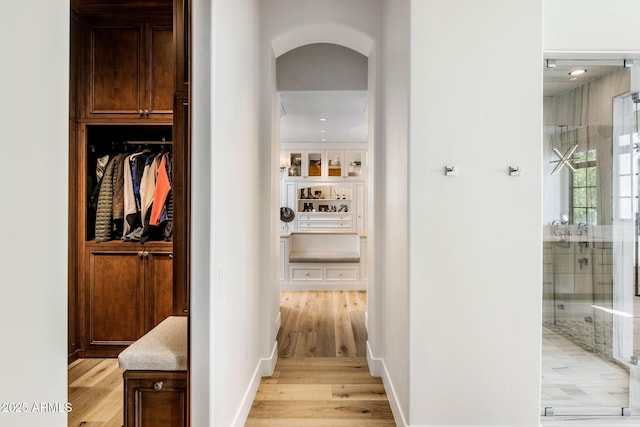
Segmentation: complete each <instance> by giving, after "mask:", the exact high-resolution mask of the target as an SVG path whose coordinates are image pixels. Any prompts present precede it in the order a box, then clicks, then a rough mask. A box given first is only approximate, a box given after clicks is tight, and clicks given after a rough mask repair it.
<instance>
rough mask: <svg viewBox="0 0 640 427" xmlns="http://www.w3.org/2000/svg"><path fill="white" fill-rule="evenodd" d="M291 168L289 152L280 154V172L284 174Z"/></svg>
mask: <svg viewBox="0 0 640 427" xmlns="http://www.w3.org/2000/svg"><path fill="white" fill-rule="evenodd" d="M290 167H291V155H290V154H289V152H287V151H281V152H280V172H281V173H283V172H284V171H285V170H286V169H288V168H290Z"/></svg>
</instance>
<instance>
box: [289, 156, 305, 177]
mask: <svg viewBox="0 0 640 427" xmlns="http://www.w3.org/2000/svg"><path fill="white" fill-rule="evenodd" d="M288 175H289V176H297V177H300V176H302V152H301V151H298V152H291V153H289V174H288Z"/></svg>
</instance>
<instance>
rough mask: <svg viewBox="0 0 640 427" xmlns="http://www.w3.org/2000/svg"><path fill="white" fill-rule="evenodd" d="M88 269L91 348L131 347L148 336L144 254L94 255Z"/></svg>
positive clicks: (128, 252)
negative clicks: (145, 308) (143, 303)
mask: <svg viewBox="0 0 640 427" xmlns="http://www.w3.org/2000/svg"><path fill="white" fill-rule="evenodd" d="M88 266H89V271H88V276H89V277H88V295H87V298H88V307H89V313H88V329H89V330H88V332H89V344H90V345H91V346H96V345H98V346H119V345H128V344H131V343H132V342H134V341H135V340H137V339H138V338H140V337H141V336H142V335H143V334H144V332H145V331H144V326H145V325H144V323H143V315H144V313H143V305H142V301H144V298H145V295H144V287H143V286H142V283H144V282H143V277H142V276H143V274H144V272H143V268H142V266H143V264H142V261H141V255H140V252H139V251H118V252H110V251H97V250H96V251H91V252H90V253H89V260H88Z"/></svg>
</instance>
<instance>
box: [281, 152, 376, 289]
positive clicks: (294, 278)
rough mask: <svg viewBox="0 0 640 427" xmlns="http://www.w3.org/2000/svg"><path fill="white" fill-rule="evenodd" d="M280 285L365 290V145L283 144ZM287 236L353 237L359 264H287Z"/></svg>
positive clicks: (295, 287)
mask: <svg viewBox="0 0 640 427" xmlns="http://www.w3.org/2000/svg"><path fill="white" fill-rule="evenodd" d="M280 158H281V162H282V163H283V164H282V174H281V187H280V206H281V207H289V208H290V209H292V210H293V211H294V212H295V218H294V220H292V221H291V222H284V221H280V235H281V241H280V251H281V260H280V281H281V284H282V286H283V288H289V289H292V288H293V289H298V288H300V289H318V290H320V289H360V288H362V289H364V287H365V285H364V283H365V282H366V274H365V272H366V250H365V248H366V194H367V191H366V185H367V180H366V174H367V170H366V164H367V162H366V159H367V152H366V145H365V144H335V143H333V144H322V145H320V144H318V145H315V144H298V145H295V144H282V153H281V156H280ZM291 233H310V234H313V233H325V235H326V233H329V234H335V233H351V234H353V233H356V234H357V235H359V236H360V239H359V240H360V242H361V243H360V246H361V256H360V261H359V262H358V263H351V264H349V263H320V262H314V263H299V262H296V263H289V258H288V254H289V242H288V240H289V236H290V235H291Z"/></svg>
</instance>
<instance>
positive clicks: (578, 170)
mask: <svg viewBox="0 0 640 427" xmlns="http://www.w3.org/2000/svg"><path fill="white" fill-rule="evenodd" d="M573 165H574V168H575V172H574V173H573V180H572V183H571V194H572V198H571V201H572V206H571V215H572V218H571V221H572V223H573V224H580V223H583V224H590V225H595V224H597V223H598V210H597V207H598V188H597V182H598V175H597V174H598V172H597V168H596V150H595V149H591V150H586V151H578V152H576V154H575V155H574V157H573Z"/></svg>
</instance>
